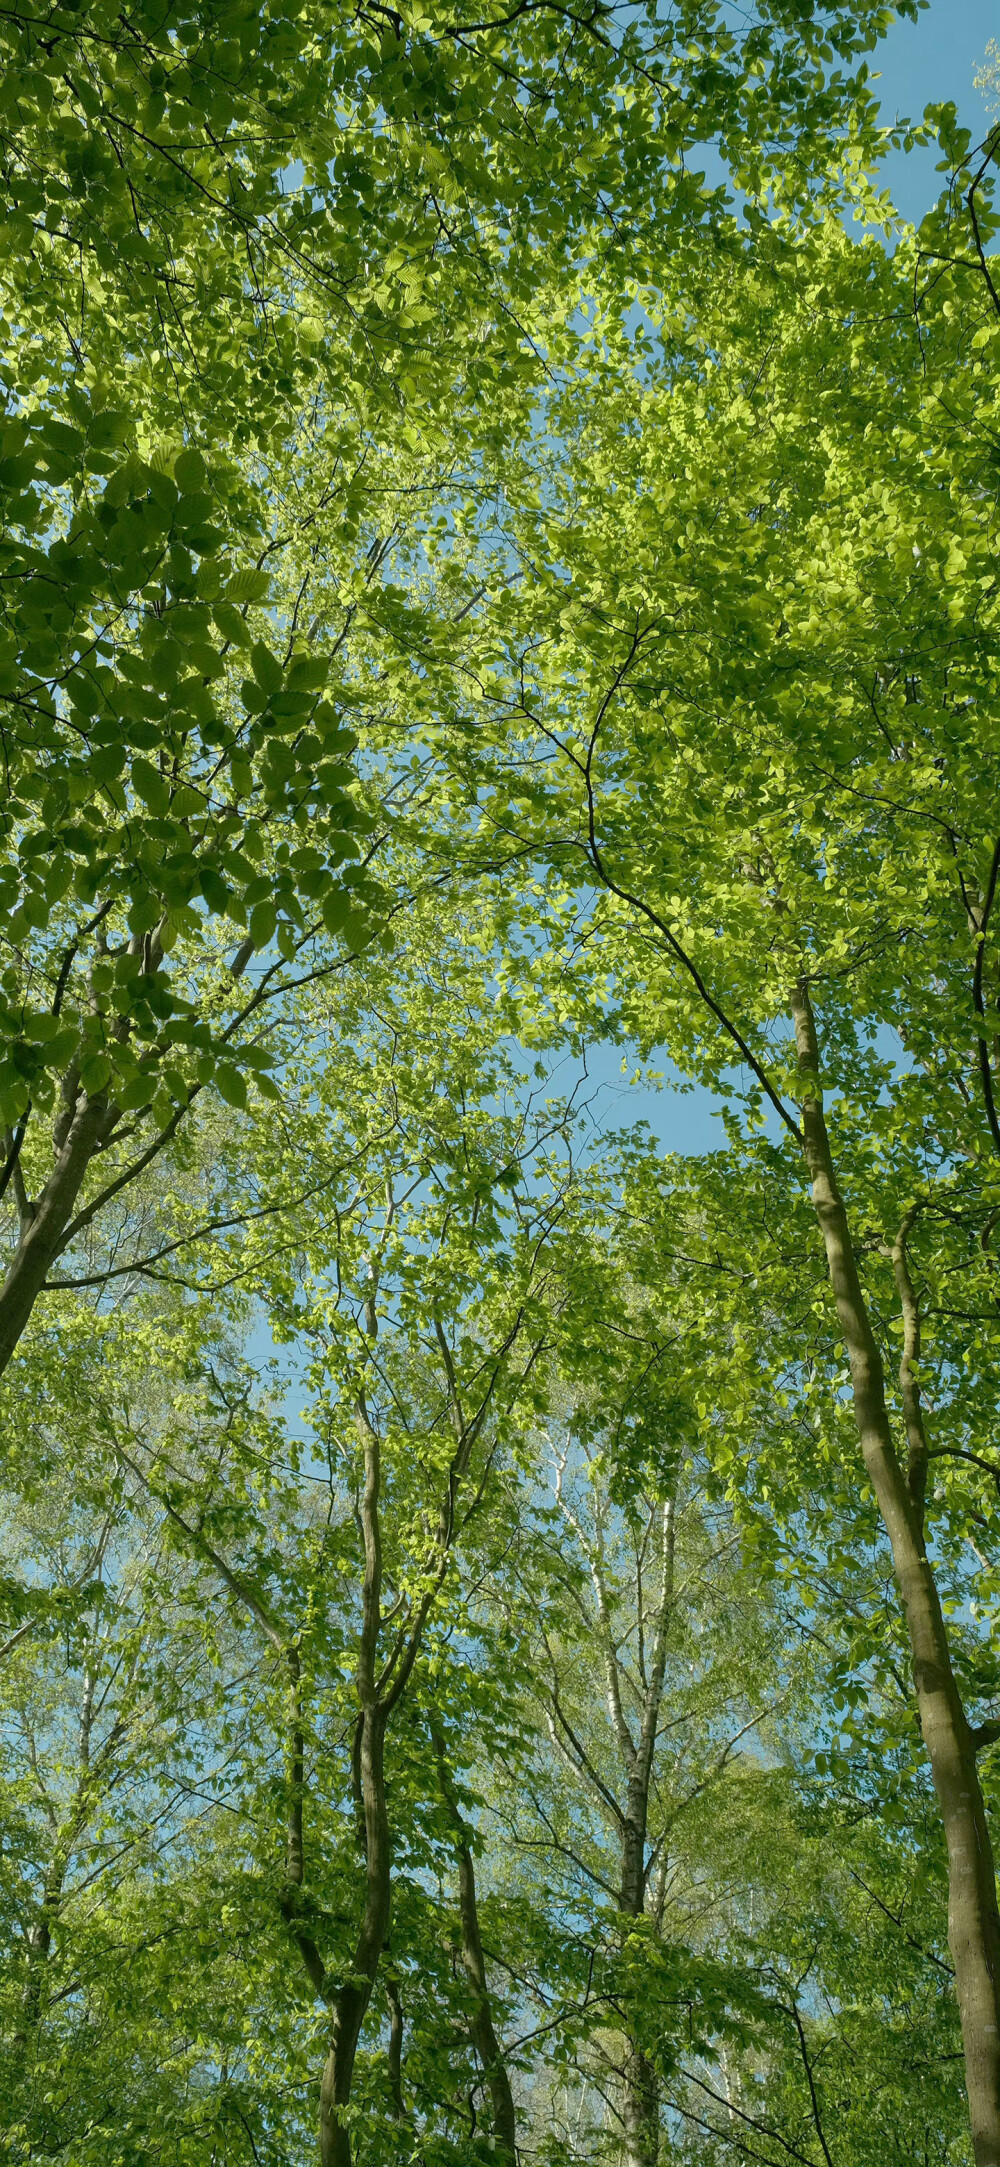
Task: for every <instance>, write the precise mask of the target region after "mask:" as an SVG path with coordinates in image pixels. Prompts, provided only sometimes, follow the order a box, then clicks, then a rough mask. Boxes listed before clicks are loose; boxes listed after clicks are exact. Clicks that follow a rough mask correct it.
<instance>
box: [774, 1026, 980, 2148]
mask: <svg viewBox="0 0 1000 2167" xmlns="http://www.w3.org/2000/svg"><path fill="white" fill-rule="evenodd" d="M792 1014H793V1020H794V1023H795V1039H796V1048H797V1053H798V1063H799V1074H800V1078H801V1080H802V1085H803V1087H804V1088H803V1090H802V1093H801V1103H802V1132H803V1150H804V1152H805V1157H806V1163H807V1165H808V1169H809V1175H810V1180H811V1183H812V1198H813V1204H814V1206H815V1210H816V1216H817V1219H818V1221H819V1226H820V1230H821V1232H822V1236H823V1242H824V1246H825V1250H826V1261H827V1268H828V1271H829V1274H830V1282H831V1286H832V1288H833V1293H834V1298H835V1301H836V1305H837V1314H838V1317H839V1320H840V1328H841V1332H842V1334H843V1339H844V1344H845V1347H846V1349H847V1355H848V1360H849V1364H850V1373H851V1390H852V1395H853V1403H854V1414H855V1419H856V1422H857V1428H858V1436H859V1440H860V1444H861V1452H862V1456H863V1459H864V1463H865V1467H866V1469H867V1471H868V1475H869V1478H870V1480H871V1484H872V1488H873V1489H874V1492H875V1496H876V1499H877V1502H878V1506H879V1511H880V1512H881V1515H882V1519H883V1521H884V1524H885V1528H886V1532H887V1534H888V1537H889V1542H890V1545H891V1549H892V1558H893V1564H894V1567H895V1572H896V1578H897V1581H898V1583H899V1590H900V1597H901V1601H902V1609H903V1615H904V1618H905V1621H906V1628H907V1633H908V1635H909V1642H910V1653H911V1660H912V1665H913V1680H914V1686H915V1688H916V1696H917V1706H918V1710H919V1715H920V1727H921V1731H922V1733H923V1739H924V1744H925V1746H926V1748H927V1756H928V1759H929V1761H930V1765H931V1773H932V1775H933V1779H934V1788H935V1791H936V1792H937V1797H938V1803H939V1805H940V1808H941V1818H942V1821H943V1824H944V1831H945V1841H946V1844H947V1851H948V1941H949V1946H950V1948H951V1954H952V1961H953V1963H954V1966H955V1991H956V1996H957V2000H958V2008H959V2016H960V2019H961V2025H962V2044H963V2048H964V2053H965V2073H966V2085H967V2089H968V2096H969V2111H970V2116H971V2121H972V2143H973V2152H974V2156H975V2161H976V2167H1000V1912H998V1908H997V1889H996V1874H995V1869H994V1862H993V1847H992V1844H991V1841H990V1832H989V1826H988V1823H987V1819H986V1811H985V1807H984V1804H983V1795H982V1790H981V1788H980V1783H979V1776H978V1771H977V1768H976V1740H975V1738H974V1737H973V1734H972V1731H971V1729H970V1726H969V1723H968V1719H967V1717H966V1714H965V1709H964V1707H963V1705H962V1700H961V1696H960V1694H959V1691H958V1686H957V1684H956V1681H955V1675H954V1671H953V1668H952V1662H951V1651H950V1648H949V1645H948V1635H947V1630H946V1627H945V1622H944V1617H943V1614H942V1610H941V1603H940V1598H939V1596H938V1591H937V1587H936V1584H935V1580H934V1575H933V1572H932V1570H931V1566H930V1563H929V1560H928V1557H927V1552H926V1549H925V1547H924V1535H923V1524H922V1505H923V1491H924V1481H925V1477H926V1464H925V1463H926V1446H925V1444H924V1441H923V1425H922V1419H921V1415H920V1407H919V1394H918V1391H917V1386H916V1381H915V1377H914V1361H915V1358H916V1355H917V1354H918V1352H919V1340H918V1338H917V1336H916V1335H917V1333H918V1329H919V1320H918V1318H917V1314H916V1305H915V1302H914V1299H913V1289H912V1284H911V1282H910V1278H909V1271H908V1267H907V1264H906V1255H905V1231H904V1233H903V1235H902V1236H901V1238H900V1240H899V1241H897V1244H896V1248H895V1249H894V1251H893V1264H894V1270H895V1275H896V1282H897V1287H898V1289H899V1293H900V1298H901V1302H902V1307H903V1322H904V1333H905V1338H904V1356H903V1365H904V1366H903V1373H902V1379H901V1382H902V1390H903V1402H904V1415H905V1420H906V1428H907V1444H908V1466H907V1471H906V1473H904V1471H903V1469H902V1468H901V1466H900V1463H899V1460H898V1458H897V1454H896V1448H895V1444H894V1441H893V1436H892V1429H891V1425H890V1421H889V1415H888V1409H887V1407H886V1399H885V1377H884V1371H883V1367H882V1358H881V1355H880V1353H879V1349H878V1346H877V1343H876V1340H875V1335H874V1333H873V1331H872V1327H871V1321H870V1318H869V1314H868V1307H867V1304H866V1302H865V1297H864V1292H863V1289H862V1286H861V1281H860V1278H859V1275H858V1269H857V1264H856V1262H855V1257H854V1250H853V1247H852V1244H851V1234H850V1226H849V1223H848V1217H847V1211H846V1209H845V1206H844V1201H843V1198H842V1196H841V1194H840V1190H839V1188H838V1185H837V1180H836V1174H835V1170H834V1164H833V1156H832V1152H831V1148H830V1139H829V1134H828V1131H827V1126H826V1119H825V1116H824V1112H823V1098H822V1092H821V1089H820V1082H819V1053H818V1047H817V1040H816V1028H815V1022H814V1018H813V1012H812V1006H811V1002H810V998H809V991H808V987H807V986H806V985H805V984H800V985H799V986H797V988H796V991H795V994H794V996H793V1001H792Z"/></svg>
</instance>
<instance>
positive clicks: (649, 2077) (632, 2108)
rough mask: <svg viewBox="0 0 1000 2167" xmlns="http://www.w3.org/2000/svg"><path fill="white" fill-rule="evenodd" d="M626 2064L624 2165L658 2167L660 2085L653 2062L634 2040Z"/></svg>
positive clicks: (623, 2105)
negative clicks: (649, 2060)
mask: <svg viewBox="0 0 1000 2167" xmlns="http://www.w3.org/2000/svg"><path fill="white" fill-rule="evenodd" d="M629 2045H630V2051H629V2057H628V2060H627V2062H626V2064H625V2078H624V2097H623V2101H622V2111H623V2120H624V2123H625V2167H658V2163H659V2158H660V2088H659V2085H658V2083H657V2077H656V2071H655V2069H654V2068H653V2065H652V2063H651V2062H647V2060H646V2057H645V2055H644V2054H642V2053H640V2051H639V2048H638V2047H636V2046H634V2045H633V2044H632V2043H631V2042H630V2043H629Z"/></svg>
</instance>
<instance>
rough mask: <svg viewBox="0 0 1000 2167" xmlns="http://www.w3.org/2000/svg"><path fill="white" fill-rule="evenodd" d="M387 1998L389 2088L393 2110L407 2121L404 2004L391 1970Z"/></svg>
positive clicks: (387, 1982)
mask: <svg viewBox="0 0 1000 2167" xmlns="http://www.w3.org/2000/svg"><path fill="white" fill-rule="evenodd" d="M385 1992H386V2000H387V2001H388V2004H389V2052H388V2056H387V2061H388V2065H389V2090H390V2093H391V2094H392V2111H393V2114H394V2115H395V2117H396V2120H397V2122H405V2121H406V2118H407V2117H406V2101H405V2100H404V2098H403V2004H402V2002H401V2000H400V1998H399V1987H398V1985H397V1982H396V1980H395V1979H394V1978H393V1976H392V1974H391V1972H389V1973H387V1975H386V1982H385Z"/></svg>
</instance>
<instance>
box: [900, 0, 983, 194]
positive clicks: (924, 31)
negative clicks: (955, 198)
mask: <svg viewBox="0 0 1000 2167" xmlns="http://www.w3.org/2000/svg"><path fill="white" fill-rule="evenodd" d="M991 38H995V39H996V40H997V42H998V44H1000V0H931V4H930V7H928V8H926V9H924V11H923V13H922V14H921V16H920V18H919V21H918V22H916V23H908V22H898V23H896V24H894V26H893V28H892V30H891V31H890V33H889V36H888V37H887V38H886V39H884V41H883V43H882V44H881V46H880V47H879V48H878V52H877V54H875V55H873V56H872V60H871V63H870V65H871V68H872V73H873V74H874V73H875V72H876V70H877V72H878V74H879V76H880V81H879V83H878V85H877V95H878V97H879V99H880V101H881V103H882V105H883V107H885V108H886V109H887V111H888V112H889V113H890V114H892V113H898V114H899V115H900V117H903V116H905V117H906V118H908V119H911V120H913V119H920V117H921V116H922V114H923V110H924V107H925V106H926V105H930V104H932V103H937V102H943V101H944V100H945V99H948V98H951V99H953V100H954V102H955V104H956V105H957V107H958V110H959V115H960V117H961V119H962V121H963V122H964V125H965V126H966V127H967V128H971V129H972V131H973V134H974V136H976V137H977V138H978V136H979V134H980V133H981V132H984V131H985V127H986V122H987V114H986V107H985V104H984V101H983V98H982V95H981V93H980V92H979V91H978V90H976V89H974V87H973V76H974V75H975V73H976V71H977V69H978V67H979V66H980V63H981V62H982V59H983V56H984V54H985V51H986V47H987V45H988V44H989V41H990V39H991ZM934 166H935V159H934V155H933V153H932V152H930V151H927V152H924V153H922V154H920V153H914V154H913V155H912V156H911V157H909V158H904V157H902V156H898V157H894V158H892V159H891V160H890V161H889V180H890V186H891V188H892V192H893V195H894V196H895V199H896V203H897V205H898V208H899V209H900V210H901V211H902V212H903V215H904V217H906V218H912V219H917V218H919V217H920V216H921V215H922V213H923V212H924V211H925V210H927V208H928V206H929V205H930V204H931V203H932V202H933V200H934V197H935V196H936V194H937V192H938V189H939V187H940V184H941V183H940V176H939V175H938V174H937V173H935V170H934Z"/></svg>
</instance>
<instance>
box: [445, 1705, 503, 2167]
mask: <svg viewBox="0 0 1000 2167" xmlns="http://www.w3.org/2000/svg"><path fill="white" fill-rule="evenodd" d="M431 1736H432V1738H433V1740H434V1750H435V1753H436V1755H437V1763H438V1770H439V1773H440V1778H441V1790H442V1794H443V1797H444V1801H445V1804H446V1806H447V1808H448V1812H449V1814H450V1816H451V1823H452V1827H453V1829H454V1831H455V1856H456V1858H457V1860H458V1900H459V1914H460V1917H461V1921H462V1951H461V1954H462V1964H463V1967H464V1970H465V1973H466V1977H467V1978H468V1980H469V1984H470V1986H471V1988H472V2011H471V2015H470V2020H469V2030H470V2032H471V2034H472V2042H473V2045H474V2047H475V2049H476V2053H477V2054H478V2056H479V2059H480V2061H481V2062H482V2065H483V2074H484V2076H485V2078H486V2083H487V2086H488V2088H489V2094H490V2104H491V2106H492V2109H493V2135H494V2138H495V2141H496V2150H497V2158H498V2160H500V2161H502V2162H503V2163H504V2167H514V2163H515V2162H516V2159H517V2117H516V2114H515V2111H514V2095H513V2092H512V2091H511V2085H510V2077H509V2076H508V2073H507V2065H506V2062H505V2061H504V2058H503V2048H502V2047H501V2045H500V2041H499V2039H498V2038H497V2035H496V2030H495V2028H494V2024H493V2007H492V2002H491V1999H490V1988H489V1980H488V1979H487V1976H486V1959H485V1957H484V1955H483V1943H482V1936H481V1934H480V1931H479V1905H478V1901H477V1897H476V1870H475V1866H474V1864H473V1858H472V1849H471V1846H470V1843H469V1836H468V1830H467V1829H466V1826H465V1823H464V1821H463V1819H462V1816H461V1813H460V1812H459V1807H458V1800H457V1798H456V1796H455V1791H454V1786H453V1784H452V1781H451V1776H450V1773H449V1770H448V1763H447V1759H446V1756H445V1747H444V1739H443V1737H442V1735H441V1732H440V1731H439V1729H438V1728H437V1725H436V1724H435V1723H433V1722H432V1724H431Z"/></svg>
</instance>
